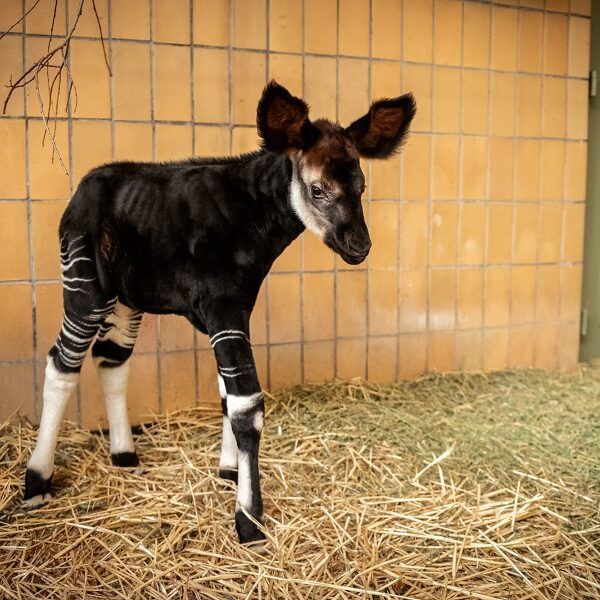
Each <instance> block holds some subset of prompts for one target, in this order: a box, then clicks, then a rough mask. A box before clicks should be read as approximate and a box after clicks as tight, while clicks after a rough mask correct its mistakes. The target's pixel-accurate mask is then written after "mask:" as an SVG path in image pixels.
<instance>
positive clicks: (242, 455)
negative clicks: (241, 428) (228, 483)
mask: <svg viewBox="0 0 600 600" xmlns="http://www.w3.org/2000/svg"><path fill="white" fill-rule="evenodd" d="M240 507H242V508H243V509H245V510H246V511H248V512H249V513H251V510H252V476H251V474H250V455H249V454H248V452H239V453H238V491H237V502H236V509H239V508H240ZM255 516H259V515H255Z"/></svg>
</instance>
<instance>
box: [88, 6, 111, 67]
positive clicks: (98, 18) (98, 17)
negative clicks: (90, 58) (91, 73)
mask: <svg viewBox="0 0 600 600" xmlns="http://www.w3.org/2000/svg"><path fill="white" fill-rule="evenodd" d="M92 8H93V9H94V14H95V15H96V23H98V31H99V32H100V40H101V42H102V52H103V53H104V62H105V63H106V68H107V70H108V74H109V75H111V76H112V71H111V70H110V63H109V61H108V54H107V53H106V45H105V43H104V41H105V40H104V33H103V32H102V23H101V22H100V15H99V14H98V9H97V8H96V0H92Z"/></svg>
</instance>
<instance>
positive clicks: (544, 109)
mask: <svg viewBox="0 0 600 600" xmlns="http://www.w3.org/2000/svg"><path fill="white" fill-rule="evenodd" d="M26 4H27V6H28V7H29V6H31V5H32V4H33V2H32V0H27V2H26ZM77 4H78V2H77V1H76V0H70V1H68V2H67V1H66V0H59V2H58V4H57V8H58V10H57V21H56V23H57V25H56V31H57V33H58V34H63V35H64V33H65V31H66V30H67V28H68V24H69V23H72V22H73V18H74V10H75V7H76V5H77ZM23 5H24V3H23V2H22V1H21V0H4V1H3V2H0V30H3V29H6V28H7V27H8V26H9V25H11V24H12V23H13V22H14V21H15V20H16V19H17V18H18V17H19V16H20V15H21V14H22V12H23ZM65 5H66V6H65ZM96 5H97V7H98V11H99V14H100V18H101V22H102V25H103V29H104V32H105V35H106V36H107V38H108V59H109V62H110V65H111V70H112V73H113V77H112V78H109V77H108V74H107V70H106V66H105V65H104V59H103V55H102V47H101V44H100V41H99V40H98V28H97V25H96V23H95V21H94V18H93V13H92V12H91V3H90V0H86V4H85V11H84V14H83V17H82V19H81V22H80V26H79V28H78V30H77V34H76V38H75V39H74V41H73V44H72V53H71V68H72V73H73V77H74V78H75V82H76V86H77V92H78V104H77V110H76V111H75V112H74V113H73V114H72V115H70V114H65V113H63V112H62V111H61V112H60V113H59V119H58V122H57V129H56V141H57V145H58V148H59V151H60V154H61V156H62V157H63V159H64V160H65V163H66V165H67V167H68V170H69V173H70V175H65V174H64V173H63V172H62V170H61V167H60V165H59V163H58V161H57V160H56V158H55V159H54V162H51V148H50V144H49V143H48V141H46V143H45V146H43V147H42V134H43V125H42V122H41V119H40V111H39V106H38V102H37V99H36V94H35V91H34V88H33V87H31V86H30V87H29V88H28V90H27V93H26V94H24V93H23V91H19V92H18V93H16V94H15V96H14V97H13V99H12V100H11V103H10V104H9V107H8V112H7V116H6V117H4V118H1V119H0V182H1V185H0V223H1V227H2V242H1V243H2V251H1V252H0V280H1V283H0V304H1V305H2V307H3V311H2V316H1V318H0V386H1V388H2V396H1V397H0V417H6V416H7V415H8V414H10V413H11V412H12V411H14V410H15V409H16V408H17V407H19V406H21V410H22V412H23V413H24V414H26V415H28V416H30V417H31V418H32V419H36V418H37V417H38V416H39V409H40V388H41V384H42V379H43V363H44V360H45V355H46V353H47V351H48V349H49V347H50V346H51V345H52V343H53V341H54V338H55V336H56V334H57V332H58V329H59V327H60V315H61V310H62V309H61V286H60V277H59V262H58V242H57V235H56V228H57V223H58V220H59V218H60V215H61V212H62V211H63V209H64V207H65V205H66V203H67V201H68V199H69V197H70V195H71V193H72V191H73V189H74V187H75V186H76V185H77V182H78V181H79V179H80V178H81V177H82V175H83V174H84V173H85V172H86V171H87V170H88V169H89V168H90V167H92V166H94V165H96V164H98V163H101V162H105V161H109V160H112V159H125V158H126V159H142V160H168V159H177V158H181V157H186V156H190V155H192V154H201V155H206V154H229V153H238V152H243V151H246V150H250V149H253V148H255V147H256V131H255V127H254V118H255V106H256V101H257V99H258V96H259V94H260V90H261V88H262V86H263V85H264V84H265V82H266V81H267V80H268V79H269V78H271V77H275V78H277V79H278V80H279V81H280V82H281V83H283V84H285V85H286V86H289V88H290V90H291V91H292V92H294V93H296V94H299V95H303V96H304V97H305V98H306V99H307V100H308V101H309V103H310V105H311V107H312V113H313V115H314V116H326V117H329V118H332V119H336V118H337V119H339V120H340V121H341V122H342V123H343V124H347V123H349V122H350V121H351V120H353V119H354V118H356V117H358V116H360V115H361V114H362V113H364V112H365V110H366V109H367V106H368V103H369V100H370V99H374V98H377V97H381V96H391V95H396V94H400V93H402V92H405V91H409V90H412V91H413V92H414V94H415V96H416V98H417V103H418V113H417V116H416V118H415V121H414V127H413V134H412V136H411V139H410V141H409V142H408V144H407V145H406V147H405V150H404V152H403V154H402V156H401V157H399V158H397V159H394V160H391V161H389V162H385V163H384V162H380V163H375V162H374V163H371V164H369V163H365V170H366V173H367V180H368V191H367V194H366V200H365V209H366V213H367V215H368V219H369V222H370V227H371V232H372V237H373V242H374V245H373V250H372V253H371V256H370V258H369V259H368V261H367V263H366V264H364V265H361V266H359V267H353V268H350V267H348V266H347V265H345V264H344V263H343V262H341V261H340V260H338V259H337V258H336V257H334V256H333V255H332V254H331V252H329V251H328V250H327V249H326V248H324V247H323V246H322V245H321V244H320V243H319V242H317V241H316V240H315V239H314V238H313V237H311V236H310V234H306V235H305V236H303V237H302V239H300V240H298V241H297V242H296V243H294V244H293V245H292V247H290V248H289V249H288V250H287V251H286V252H285V253H284V255H283V256H282V257H281V258H280V259H279V260H278V262H277V263H276V265H275V267H274V269H273V272H272V274H271V275H270V276H269V278H268V280H267V282H266V283H265V285H264V286H263V289H262V292H261V294H260V297H259V300H258V304H257V307H256V311H255V314H254V316H253V323H252V335H253V341H254V347H255V352H256V359H257V363H258V366H259V370H260V375H261V379H262V383H263V385H264V386H265V387H271V388H277V387H280V386H283V385H290V384H294V383H299V382H301V381H308V380H321V379H328V378H332V377H344V378H345V377H354V376H361V377H367V378H368V379H371V380H373V381H392V380H396V379H398V378H409V377H415V376H417V375H419V374H420V373H422V372H424V371H434V370H437V371H446V370H454V369H467V370H472V369H482V368H483V369H497V368H504V367H527V366H539V367H545V368H556V367H570V366H573V365H574V364H575V363H576V361H577V352H578V317H579V304H580V282H581V265H582V236H583V219H584V190H585V164H586V150H587V144H586V137H587V82H586V78H587V74H588V53H589V52H588V50H589V13H590V1H589V0H587V1H586V0H571V2H569V0H546V2H545V5H544V2H543V0H537V1H536V0H527V1H525V0H521V2H517V1H516V0H514V1H512V2H509V1H508V0H507V1H505V2H498V3H491V2H475V1H464V2H461V1H457V0H436V1H435V2H432V1H431V0H404V1H401V0H370V1H369V0H304V1H302V0H269V1H267V0H230V2H228V1H227V0H127V1H125V0H96ZM53 6H54V0H42V1H41V2H40V4H39V5H38V6H37V7H36V8H35V9H34V11H32V13H31V15H30V16H29V17H27V19H26V20H25V35H24V29H23V27H22V26H21V25H19V26H17V27H16V28H15V29H14V30H13V32H12V33H10V34H9V35H7V36H6V37H5V38H4V39H2V40H0V81H1V82H2V83H3V84H5V83H6V82H7V81H8V79H9V77H10V76H13V78H14V77H15V76H18V75H19V74H20V72H22V69H23V67H24V66H25V65H29V64H30V63H31V61H32V60H35V59H36V58H38V57H39V56H40V55H41V53H42V52H43V51H44V49H45V48H46V46H47V43H48V39H47V37H46V36H47V34H48V32H49V29H50V21H51V15H52V8H53ZM42 83H43V84H44V85H45V83H44V82H42ZM44 85H42V86H41V90H42V95H43V97H44V98H45V97H46V96H45V94H46V92H45V88H44ZM217 396H218V395H217V390H216V383H215V366H214V361H213V358H212V355H211V352H210V350H209V348H208V345H207V342H206V339H205V338H204V337H202V336H195V335H194V332H193V330H192V328H191V326H190V325H189V324H187V322H185V321H184V320H183V319H181V318H174V317H160V318H157V317H155V316H151V315H148V316H146V318H145V320H144V325H143V331H142V334H141V336H140V340H139V342H138V345H137V348H136V354H135V356H134V358H133V366H132V382H131V411H132V415H133V418H134V420H140V419H144V418H147V417H145V416H144V415H148V414H150V413H151V412H152V411H156V410H164V409H172V408H177V407H181V406H187V405H190V404H194V403H200V404H202V405H208V404H214V403H215V402H216V401H217ZM70 416H71V417H72V418H79V420H80V422H81V423H83V424H84V425H86V426H95V425H97V424H98V423H100V424H104V416H103V408H102V404H101V401H100V395H99V389H98V385H97V381H96V378H95V374H94V373H93V368H92V365H91V362H89V363H86V365H85V367H84V369H83V377H82V382H81V389H80V392H79V396H78V399H77V402H73V403H72V405H71V408H70Z"/></svg>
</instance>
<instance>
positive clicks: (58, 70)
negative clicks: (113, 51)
mask: <svg viewBox="0 0 600 600" xmlns="http://www.w3.org/2000/svg"><path fill="white" fill-rule="evenodd" d="M89 1H90V2H91V5H92V8H93V10H94V15H95V17H96V23H97V24H98V31H99V33H100V40H101V42H102V52H103V54H104V62H105V63H106V68H107V70H108V73H109V75H112V74H111V71H110V65H109V61H108V55H107V52H106V45H105V39H104V34H103V31H102V24H101V22H100V15H99V14H98V10H97V8H96V1H95V0H89ZM39 2H40V0H37V1H36V2H35V4H34V5H33V6H32V7H31V8H30V9H29V10H28V11H27V12H26V13H25V14H24V15H23V16H22V17H21V18H20V19H19V20H18V21H17V22H16V23H14V24H13V25H12V26H11V27H10V28H9V29H8V30H7V31H5V32H4V33H2V34H1V35H0V40H1V39H2V38H3V37H4V36H5V35H6V34H7V33H9V32H10V31H12V29H14V28H15V27H16V26H17V25H18V24H19V23H20V22H21V21H23V19H25V17H26V16H27V15H28V14H29V13H31V12H32V11H33V9H35V8H36V6H37V5H38V4H39ZM85 2H86V0H79V5H78V7H77V12H76V16H75V19H74V21H73V25H72V26H71V28H70V29H69V31H68V32H67V35H66V36H65V38H64V39H63V40H62V41H61V43H60V44H58V45H56V46H55V47H54V48H51V45H52V41H53V39H54V35H55V34H54V26H55V22H56V12H57V5H58V0H54V11H53V14H52V23H51V26H50V37H49V39H48V47H47V51H46V54H44V56H41V57H40V58H38V59H37V60H36V61H35V62H34V63H33V64H32V65H31V66H30V67H28V68H27V69H26V70H25V71H24V72H23V73H22V74H21V75H20V76H19V77H18V78H17V79H16V80H15V81H13V80H12V77H11V79H10V81H9V83H8V85H7V86H6V87H7V88H8V93H7V95H6V98H5V100H4V105H3V111H2V112H3V114H6V109H7V106H8V103H9V101H10V99H11V97H12V95H13V94H14V92H15V91H16V90H17V89H19V88H25V87H27V86H28V85H30V84H31V83H33V84H34V87H35V92H36V97H37V101H38V104H39V107H40V114H41V116H42V121H43V123H44V137H43V139H42V145H43V144H44V142H45V140H46V136H48V137H49V138H50V141H51V143H52V160H53V161H54V155H56V156H57V157H58V160H59V161H60V164H61V166H62V168H63V170H64V171H65V173H66V174H68V173H69V172H68V170H67V167H66V166H65V163H64V161H63V159H62V157H61V155H60V152H59V150H58V147H57V145H56V138H55V135H56V125H57V121H58V111H59V104H60V96H61V92H62V89H63V72H64V73H65V74H66V76H65V78H66V88H67V89H66V96H67V97H66V100H65V109H64V110H65V113H66V112H68V108H69V104H70V101H71V97H72V96H73V98H74V106H73V112H75V111H76V110H77V89H76V87H75V81H74V80H73V76H72V74H71V70H70V68H69V64H68V63H69V61H68V58H69V50H70V48H71V40H72V38H73V35H74V34H75V30H76V29H77V25H78V23H79V19H80V17H81V14H82V12H83V5H84V4H85ZM55 58H57V59H58V62H57V64H51V63H52V60H53V59H55ZM52 70H54V76H53V77H51V76H50V73H51V71H52ZM43 73H45V74H46V83H47V89H48V106H47V107H45V106H44V101H43V99H42V94H41V92H40V81H39V79H40V74H43ZM51 120H52V121H53V123H52V130H51V129H50V121H51Z"/></svg>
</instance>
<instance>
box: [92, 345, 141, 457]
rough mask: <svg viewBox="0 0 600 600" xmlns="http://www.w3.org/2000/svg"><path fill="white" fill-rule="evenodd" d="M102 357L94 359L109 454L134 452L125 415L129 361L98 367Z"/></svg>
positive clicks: (127, 416) (129, 426)
mask: <svg viewBox="0 0 600 600" xmlns="http://www.w3.org/2000/svg"><path fill="white" fill-rule="evenodd" d="M102 360H103V359H102V357H96V359H95V362H96V367H97V371H98V377H99V379H100V384H101V386H102V391H103V392H104V401H105V402H106V414H107V416H108V426H109V429H110V453H111V454H119V453H121V452H134V450H135V448H134V445H133V436H132V434H131V425H130V424H129V415H128V414H127V383H128V381H129V361H126V362H124V363H123V364H122V365H119V366H118V367H98V362H100V361H102Z"/></svg>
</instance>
